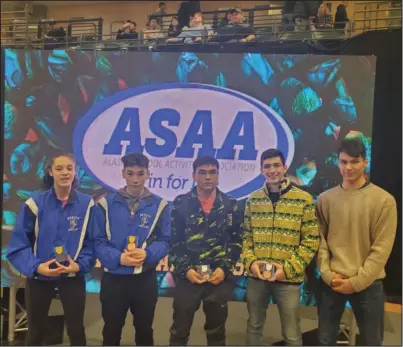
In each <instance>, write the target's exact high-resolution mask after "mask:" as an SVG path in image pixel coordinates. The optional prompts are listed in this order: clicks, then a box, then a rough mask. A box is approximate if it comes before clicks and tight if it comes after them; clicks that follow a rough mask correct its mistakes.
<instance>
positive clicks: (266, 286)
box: [246, 277, 302, 346]
mask: <svg viewBox="0 0 403 347" xmlns="http://www.w3.org/2000/svg"><path fill="white" fill-rule="evenodd" d="M270 295H272V296H273V299H274V302H275V303H276V304H277V307H278V311H279V314H280V321H281V330H282V333H283V338H284V342H285V344H286V346H302V336H301V330H300V325H299V321H300V317H299V305H300V303H299V299H300V286H299V285H296V284H285V283H279V282H273V283H272V282H267V281H262V280H259V279H256V278H252V277H249V278H248V287H247V290H246V300H247V306H248V312H249V319H248V325H247V331H246V344H247V345H255V346H256V345H260V344H261V339H262V335H263V327H264V324H265V321H266V311H267V307H268V305H269V297H270Z"/></svg>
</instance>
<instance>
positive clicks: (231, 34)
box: [213, 7, 256, 42]
mask: <svg viewBox="0 0 403 347" xmlns="http://www.w3.org/2000/svg"><path fill="white" fill-rule="evenodd" d="M230 13H231V21H230V23H229V24H228V25H227V26H226V27H224V28H219V29H218V31H217V34H216V36H215V37H214V39H213V40H214V41H215V42H249V41H255V40H256V35H255V30H254V28H253V27H252V26H251V25H250V24H248V23H245V20H244V16H243V14H242V9H241V8H239V7H235V8H233V9H232V10H230Z"/></svg>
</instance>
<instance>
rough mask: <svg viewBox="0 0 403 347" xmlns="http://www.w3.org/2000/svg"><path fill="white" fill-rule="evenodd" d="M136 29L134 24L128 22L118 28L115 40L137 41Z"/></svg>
mask: <svg viewBox="0 0 403 347" xmlns="http://www.w3.org/2000/svg"><path fill="white" fill-rule="evenodd" d="M136 27H137V25H136V22H133V21H131V20H128V21H127V22H126V23H125V24H123V25H122V26H121V27H120V28H119V30H118V32H117V34H116V40H137V38H138V34H137V32H136Z"/></svg>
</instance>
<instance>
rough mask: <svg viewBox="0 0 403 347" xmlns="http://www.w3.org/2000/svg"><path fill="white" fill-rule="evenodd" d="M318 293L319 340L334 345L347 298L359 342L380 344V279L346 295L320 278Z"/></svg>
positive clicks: (382, 303)
mask: <svg viewBox="0 0 403 347" xmlns="http://www.w3.org/2000/svg"><path fill="white" fill-rule="evenodd" d="M320 295H321V297H320V301H319V303H318V313H319V344H320V345H321V346H334V345H336V341H337V336H338V335H339V329H340V320H341V316H342V315H343V312H344V308H345V306H346V302H347V300H348V301H349V302H350V304H351V307H352V309H353V312H354V316H355V319H356V320H357V325H358V328H359V330H360V337H361V342H362V344H361V345H362V346H382V340H383V322H384V310H385V307H384V305H385V295H384V292H383V285H382V282H381V281H375V282H374V283H373V284H372V285H371V286H369V287H368V288H367V289H365V290H363V291H362V292H359V293H354V294H350V295H346V294H339V293H336V292H335V291H334V290H333V289H332V288H331V287H330V286H328V285H327V284H326V283H324V282H323V281H321V294H320Z"/></svg>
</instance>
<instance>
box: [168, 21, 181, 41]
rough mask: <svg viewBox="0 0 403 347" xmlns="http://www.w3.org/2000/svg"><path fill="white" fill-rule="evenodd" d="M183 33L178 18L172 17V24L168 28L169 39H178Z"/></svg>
mask: <svg viewBox="0 0 403 347" xmlns="http://www.w3.org/2000/svg"><path fill="white" fill-rule="evenodd" d="M180 33H181V28H180V26H179V21H178V17H172V19H171V24H170V25H169V28H168V36H169V37H177V36H178V35H179V34H180Z"/></svg>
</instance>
